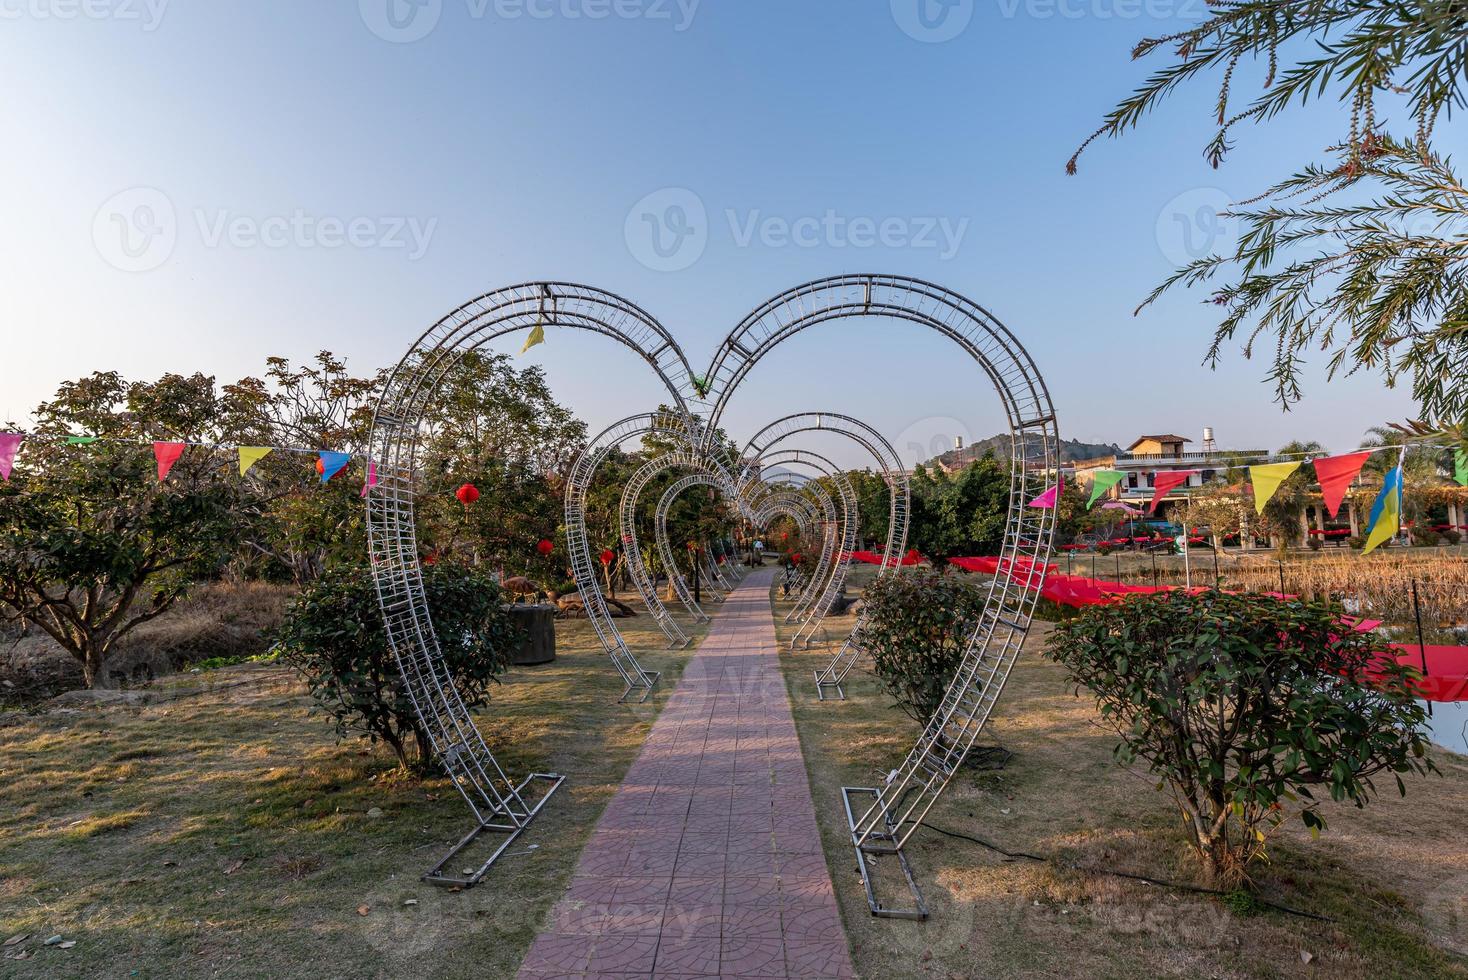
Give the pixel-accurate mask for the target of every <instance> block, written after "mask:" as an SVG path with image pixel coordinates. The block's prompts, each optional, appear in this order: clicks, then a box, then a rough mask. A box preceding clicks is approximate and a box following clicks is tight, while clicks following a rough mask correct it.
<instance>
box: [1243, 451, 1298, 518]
mask: <svg viewBox="0 0 1468 980" xmlns="http://www.w3.org/2000/svg"><path fill="white" fill-rule="evenodd" d="M1303 465H1305V464H1304V463H1299V462H1297V463H1263V464H1261V465H1259V466H1251V467H1249V482H1250V483H1252V484H1254V512H1255V513H1256V514H1262V513H1264V505H1265V504H1267V503H1269V501H1270V500H1271V499H1272V498H1273V497H1274V495H1275V494H1276V493H1278V492H1279V485H1280V484H1281V483H1283V482H1284V481H1285V478H1286V477H1288V476H1289V475H1290V474H1291V473H1293V472H1295V470H1297V469H1299V468H1300V467H1301V466H1303Z"/></svg>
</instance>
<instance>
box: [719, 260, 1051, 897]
mask: <svg viewBox="0 0 1468 980" xmlns="http://www.w3.org/2000/svg"><path fill="white" fill-rule="evenodd" d="M858 318H879V319H886V320H893V321H906V322H910V323H914V324H918V325H920V326H924V327H927V328H929V329H932V330H934V331H936V332H938V333H939V334H941V335H943V336H946V337H948V338H949V339H951V340H953V341H954V342H955V343H957V344H958V345H959V346H960V347H961V348H962V349H963V350H964V351H965V352H966V353H968V354H969V356H971V357H972V358H973V360H974V362H975V363H976V364H977V366H978V367H979V369H980V370H981V371H982V372H983V373H984V375H985V377H986V378H988V380H989V381H990V383H991V384H992V385H993V386H994V390H995V392H996V393H997V395H998V397H999V401H1000V403H1001V404H1002V406H1003V408H1004V413H1005V415H1006V417H1007V419H1008V422H1009V429H1010V437H1011V438H1010V446H1011V453H1010V494H1009V514H1008V518H1007V520H1006V524H1005V534H1004V544H1003V546H1002V548H1001V550H1000V558H1001V560H1003V561H1004V562H1005V563H1006V564H1005V566H1004V567H1015V566H1024V565H1026V564H1027V563H1029V564H1031V565H1033V566H1034V567H1035V568H1036V569H1037V570H1039V571H1040V574H1041V576H1043V571H1044V570H1045V569H1047V568H1048V563H1049V558H1050V555H1051V549H1052V546H1053V540H1054V533H1055V511H1054V509H1053V508H1046V509H1034V510H1031V509H1028V508H1027V507H1026V505H1027V503H1028V502H1029V501H1030V500H1031V499H1033V498H1034V497H1037V496H1039V495H1040V494H1042V493H1044V492H1045V491H1046V490H1047V489H1048V488H1049V486H1050V485H1051V484H1052V483H1053V481H1054V480H1055V479H1056V478H1057V460H1058V456H1057V452H1058V444H1059V432H1058V430H1057V426H1056V418H1055V409H1054V406H1053V404H1052V402H1051V399H1050V394H1049V391H1048V389H1047V388H1046V385H1045V381H1044V379H1043V378H1042V377H1041V375H1040V372H1039V370H1038V369H1037V368H1036V367H1035V364H1034V361H1033V359H1032V358H1031V357H1030V355H1029V352H1028V351H1026V350H1025V348H1024V345H1023V344H1021V343H1020V341H1019V340H1018V338H1016V337H1015V336H1014V334H1012V333H1011V332H1010V331H1009V330H1008V328H1006V327H1005V326H1004V325H1003V324H1001V323H1000V322H999V321H998V320H997V319H996V318H995V317H994V316H993V315H992V314H990V313H989V312H988V311H987V310H985V309H984V308H983V307H981V306H979V305H978V304H976V303H974V302H972V301H971V300H969V299H967V298H965V297H963V296H961V295H959V294H958V293H955V292H953V291H952V290H949V289H945V288H944V287H942V286H938V285H936V284H934V283H930V282H925V281H923V280H920V279H913V278H909V277H905V276H890V275H875V274H868V275H845V276H833V277H830V278H826V279H820V280H815V281H812V282H809V283H806V284H804V285H801V286H797V287H796V288H794V289H791V290H788V291H786V292H784V293H781V294H780V295H778V296H776V297H774V298H772V299H770V300H768V301H767V302H765V303H763V304H761V305H760V306H759V307H757V308H756V309H755V310H754V311H752V312H751V313H750V314H749V315H748V316H747V317H745V319H744V320H743V321H741V322H740V323H739V325H738V326H737V327H735V329H734V331H733V332H732V333H730V335H729V336H728V338H726V340H725V341H724V343H723V345H721V347H720V348H719V350H718V351H717V352H716V353H715V355H714V358H713V361H712V363H711V365H710V367H709V370H708V371H707V372H706V373H705V375H704V377H703V379H701V388H702V395H703V401H704V403H705V404H707V405H708V406H709V411H708V413H707V418H706V420H705V425H706V429H705V430H704V435H703V438H704V440H705V441H706V442H707V441H708V440H709V439H710V438H711V433H713V432H714V431H716V429H717V427H718V425H719V422H720V420H721V418H722V416H723V413H724V410H725V408H726V407H727V404H728V401H729V399H730V397H731V396H732V395H733V393H734V391H735V390H736V388H737V387H738V385H739V383H740V382H741V381H743V379H744V378H745V377H746V376H747V375H748V373H749V371H750V370H751V369H752V368H753V367H754V365H755V364H757V363H758V362H759V361H760V359H761V358H763V357H764V356H765V355H766V354H768V353H769V352H770V351H771V350H773V349H774V348H775V347H776V346H778V345H779V344H780V343H781V342H783V341H784V340H786V339H788V338H790V337H791V336H794V335H795V334H796V333H799V332H800V331H802V330H805V329H807V328H809V327H812V326H815V325H817V324H821V323H826V322H842V321H845V320H849V319H853V320H854V319H858ZM1026 578H1028V577H1027V576H1026ZM1026 585H1038V583H1033V582H1026V583H1025V584H1021V583H1019V582H1016V581H1014V580H1013V579H1012V578H1011V577H1010V576H1007V575H997V576H995V577H994V578H993V579H992V580H991V582H990V587H989V594H988V597H987V600H986V603H985V607H984V611H983V612H982V613H981V614H980V616H979V620H978V622H977V624H976V625H975V627H974V631H973V634H972V635H971V636H970V638H969V642H968V645H967V647H966V649H965V653H964V657H963V660H962V662H961V663H960V665H959V667H958V669H957V671H955V673H954V676H953V679H952V681H951V682H950V684H949V686H948V688H947V690H946V691H945V693H944V696H943V699H942V702H941V703H940V706H939V708H938V710H937V711H935V712H934V713H933V716H932V717H931V719H929V721H928V723H927V725H926V726H925V727H924V729H923V732H922V734H921V735H919V736H918V739H917V742H916V743H915V744H914V746H913V748H912V750H911V751H910V752H909V753H908V755H907V757H906V758H905V759H904V760H903V762H902V764H901V765H900V766H899V767H898V768H897V769H895V770H893V771H892V773H891V774H890V776H889V777H888V779H887V780H886V781H885V782H884V783H883V785H881V786H878V787H874V788H859V787H845V788H844V789H843V795H844V797H845V801H846V809H847V815H848V818H849V819H850V824H851V839H852V843H853V845H854V846H855V848H856V856H857V862H858V865H859V867H860V870H861V873H862V877H863V880H864V881H865V883H866V887H867V901H868V904H869V905H870V906H871V909H872V911H873V913H874V914H877V915H895V916H906V917H915V918H924V917H926V915H927V909H926V906H925V905H924V903H923V900H922V896H921V893H920V892H919V891H918V889H917V885H916V882H915V881H914V880H913V878H912V876H911V873H910V869H909V868H908V866H907V858H906V855H905V853H904V852H903V846H904V845H905V844H906V842H907V841H908V839H909V838H910V837H911V836H912V834H913V833H914V832H915V831H916V830H917V828H918V827H920V826H921V825H922V821H923V818H924V817H925V816H926V815H927V813H928V811H929V810H930V809H931V808H932V806H933V804H934V803H935V802H937V800H938V798H939V797H940V796H941V794H942V792H943V790H944V789H945V788H946V787H947V785H948V783H949V781H950V780H951V779H952V778H953V775H954V773H955V772H956V771H957V769H958V767H959V766H960V765H961V764H962V763H963V760H964V758H965V757H966V756H967V755H968V752H969V750H970V749H971V748H972V747H973V744H974V742H975V740H976V739H977V738H978V735H979V733H980V731H982V730H983V728H984V725H985V724H986V723H987V721H988V719H989V715H990V714H991V712H992V711H993V708H994V705H995V703H996V702H997V701H998V700H999V696H1000V694H1001V693H1002V692H1003V689H1004V684H1005V681H1006V680H1007V679H1008V677H1009V673H1010V671H1011V670H1012V669H1013V667H1014V662H1015V659H1016V658H1017V657H1018V656H1019V651H1020V647H1021V646H1022V645H1023V643H1024V640H1025V637H1026V635H1027V634H1028V632H1029V629H1030V624H1031V621H1032V617H1033V612H1034V605H1035V602H1036V600H1037V598H1038V596H1039V589H1038V588H1033V587H1026ZM854 798H860V799H863V800H865V799H866V798H869V802H858V803H857V804H856V805H855V806H853V799H854ZM882 854H886V855H894V856H896V858H897V860H898V862H899V864H900V866H901V868H902V869H903V871H904V873H905V874H906V876H907V880H908V884H909V886H910V887H911V889H912V891H913V895H914V899H915V903H916V905H915V908H914V909H911V910H895V909H891V908H887V907H885V906H882V905H881V904H880V903H879V902H878V901H877V899H876V895H875V892H874V891H873V888H872V883H871V878H870V876H869V874H868V859H869V858H870V857H874V856H876V855H882Z"/></svg>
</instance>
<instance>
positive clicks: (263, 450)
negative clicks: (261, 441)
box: [240, 446, 270, 476]
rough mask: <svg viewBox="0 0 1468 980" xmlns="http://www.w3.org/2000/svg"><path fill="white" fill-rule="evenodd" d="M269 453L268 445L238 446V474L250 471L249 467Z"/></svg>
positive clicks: (242, 474) (241, 474)
mask: <svg viewBox="0 0 1468 980" xmlns="http://www.w3.org/2000/svg"><path fill="white" fill-rule="evenodd" d="M269 455H270V447H269V446H241V447H240V476H244V475H245V474H246V473H248V472H250V467H252V466H254V465H255V464H256V463H258V462H260V460H262V459H264V458H265V457H266V456H269Z"/></svg>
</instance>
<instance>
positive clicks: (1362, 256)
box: [1067, 0, 1468, 439]
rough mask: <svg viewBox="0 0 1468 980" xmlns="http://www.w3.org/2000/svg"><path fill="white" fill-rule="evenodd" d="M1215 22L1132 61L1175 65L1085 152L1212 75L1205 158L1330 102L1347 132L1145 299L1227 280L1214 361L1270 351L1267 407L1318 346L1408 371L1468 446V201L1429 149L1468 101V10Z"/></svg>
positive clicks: (1295, 390) (1442, 7) (1249, 2)
mask: <svg viewBox="0 0 1468 980" xmlns="http://www.w3.org/2000/svg"><path fill="white" fill-rule="evenodd" d="M1212 13H1213V15H1212V16H1211V17H1209V18H1208V19H1207V20H1206V21H1204V22H1203V23H1201V24H1199V25H1197V26H1196V27H1193V28H1191V29H1189V30H1186V31H1181V32H1179V33H1176V34H1173V35H1170V36H1167V37H1157V38H1147V39H1144V40H1143V41H1142V42H1141V43H1139V44H1138V45H1137V47H1136V49H1135V50H1134V51H1133V57H1134V58H1142V57H1146V56H1148V55H1150V54H1153V53H1155V52H1158V51H1163V50H1167V49H1171V51H1172V59H1171V61H1170V62H1169V63H1168V64H1166V65H1165V66H1164V67H1162V68H1160V69H1159V70H1157V71H1155V72H1154V73H1153V74H1152V75H1151V76H1150V77H1149V78H1147V80H1146V81H1145V82H1144V83H1143V84H1142V85H1141V87H1140V88H1138V89H1137V90H1136V92H1134V93H1133V94H1132V95H1131V96H1129V97H1128V98H1126V99H1124V100H1123V101H1122V102H1120V103H1119V104H1118V105H1117V106H1116V107H1115V108H1114V109H1113V110H1112V111H1111V112H1110V113H1109V114H1107V116H1106V118H1105V121H1104V122H1103V124H1102V126H1101V127H1100V128H1099V129H1098V130H1097V131H1096V132H1095V133H1093V134H1092V136H1091V137H1090V138H1088V139H1087V140H1086V141H1085V144H1082V148H1081V149H1082V150H1084V149H1085V146H1086V145H1087V144H1089V143H1090V142H1091V141H1092V140H1094V139H1096V138H1097V137H1098V136H1102V135H1105V136H1119V135H1121V134H1122V133H1124V132H1125V131H1127V130H1129V129H1131V128H1132V127H1134V126H1137V125H1139V124H1140V122H1141V120H1142V118H1143V117H1144V116H1145V115H1147V114H1148V113H1149V112H1150V111H1151V110H1153V109H1155V108H1157V107H1158V106H1159V105H1160V104H1161V103H1162V102H1163V101H1164V100H1165V99H1166V98H1167V97H1168V96H1169V95H1171V94H1172V93H1173V92H1175V91H1177V90H1178V89H1180V88H1181V87H1182V86H1184V85H1186V84H1187V83H1189V82H1191V81H1192V80H1194V79H1195V78H1198V77H1202V76H1205V75H1209V74H1212V75H1214V76H1215V77H1217V78H1219V79H1220V84H1219V89H1218V97H1217V100H1216V102H1215V106H1214V116H1215V122H1216V124H1217V126H1218V129H1217V131H1216V133H1215V135H1214V136H1213V138H1212V139H1211V140H1210V141H1209V143H1208V144H1207V148H1206V151H1205V152H1206V156H1207V158H1208V160H1209V161H1210V162H1211V163H1212V164H1213V165H1214V166H1215V167H1216V166H1218V165H1219V164H1220V163H1221V162H1222V160H1223V159H1224V157H1225V156H1226V154H1227V152H1228V150H1229V149H1230V148H1231V146H1232V145H1233V144H1232V131H1233V130H1234V128H1235V127H1236V126H1237V125H1238V124H1239V123H1241V122H1244V121H1252V122H1263V121H1266V120H1272V119H1275V118H1276V117H1277V116H1280V115H1281V114H1282V113H1283V112H1284V111H1285V110H1286V109H1287V108H1289V107H1290V106H1291V105H1292V104H1295V103H1300V104H1304V103H1306V102H1308V101H1309V100H1310V99H1312V98H1317V99H1323V98H1325V97H1326V96H1327V95H1330V96H1335V97H1336V98H1338V99H1339V101H1340V104H1341V105H1342V106H1347V107H1349V124H1348V126H1346V127H1344V128H1345V130H1346V131H1345V132H1344V133H1343V134H1342V136H1341V139H1340V141H1339V143H1338V144H1337V145H1336V146H1334V147H1331V148H1330V151H1329V152H1331V153H1332V154H1333V155H1334V159H1333V160H1331V161H1330V162H1327V163H1317V164H1311V165H1308V166H1306V167H1304V168H1302V169H1300V170H1298V171H1297V172H1296V173H1294V174H1293V175H1292V176H1290V177H1288V178H1286V179H1284V180H1281V181H1279V182H1277V183H1276V184H1275V185H1273V186H1272V187H1270V188H1269V189H1268V190H1266V191H1265V192H1264V193H1263V194H1260V195H1259V196H1257V197H1255V198H1253V199H1251V200H1249V201H1245V202H1242V203H1240V204H1238V205H1235V206H1234V207H1233V209H1232V211H1231V214H1232V215H1233V216H1235V217H1237V218H1239V219H1240V221H1241V222H1242V224H1243V229H1244V230H1243V234H1242V235H1241V236H1240V238H1239V241H1238V243H1237V244H1236V245H1235V247H1234V248H1233V250H1232V251H1231V252H1225V253H1220V254H1214V255H1209V256H1206V257H1204V258H1200V259H1198V260H1196V261H1194V262H1192V263H1190V264H1188V265H1187V266H1184V267H1183V268H1181V269H1179V270H1177V271H1176V272H1175V273H1174V274H1173V275H1172V276H1170V277H1169V278H1168V279H1166V280H1165V281H1164V282H1163V283H1162V284H1161V285H1160V286H1159V287H1158V288H1157V290H1155V291H1154V292H1153V293H1152V295H1151V296H1149V297H1148V298H1147V300H1146V301H1145V302H1144V303H1143V306H1145V305H1147V304H1148V303H1151V302H1152V301H1153V300H1155V299H1156V298H1157V297H1158V296H1159V295H1161V294H1162V293H1163V292H1165V291H1167V290H1168V289H1170V288H1172V287H1174V286H1177V285H1184V286H1193V285H1200V284H1204V283H1212V282H1213V281H1214V280H1215V279H1220V278H1221V279H1222V280H1223V281H1222V283H1221V284H1219V285H1214V286H1212V287H1211V288H1212V289H1213V293H1212V296H1211V302H1212V303H1213V304H1214V305H1215V306H1217V307H1218V308H1219V309H1220V311H1221V315H1222V319H1221V320H1220V322H1219V324H1218V326H1217V328H1216V330H1215V334H1214V340H1213V345H1212V347H1211V348H1210V350H1209V360H1210V361H1212V362H1215V363H1216V361H1217V360H1218V358H1219V356H1220V351H1221V349H1222V346H1223V345H1224V344H1225V343H1227V342H1228V341H1229V340H1231V339H1232V338H1234V337H1235V336H1236V335H1240V334H1241V335H1242V336H1243V337H1244V338H1245V341H1244V352H1245V354H1246V356H1248V355H1251V354H1252V353H1253V350H1254V347H1255V344H1256V342H1258V343H1261V344H1267V346H1268V348H1269V349H1270V352H1271V353H1272V355H1273V361H1272V365H1271V368H1270V372H1269V376H1270V379H1271V381H1272V382H1273V384H1274V386H1275V393H1276V397H1277V398H1278V400H1279V401H1280V402H1281V403H1282V404H1284V405H1286V406H1288V405H1289V404H1290V403H1292V402H1294V401H1295V400H1297V399H1298V398H1299V397H1300V394H1301V392H1300V384H1299V374H1300V370H1301V368H1302V365H1303V363H1304V362H1303V356H1302V355H1304V354H1305V353H1307V352H1308V351H1310V350H1312V349H1315V348H1319V349H1322V350H1325V351H1328V352H1329V354H1330V361H1329V364H1330V370H1331V373H1332V375H1334V374H1336V373H1338V372H1339V373H1351V372H1353V371H1356V370H1359V369H1363V368H1364V369H1368V370H1373V371H1378V372H1380V373H1381V375H1382V376H1383V377H1384V379H1385V380H1386V382H1387V383H1388V384H1395V383H1396V381H1397V380H1398V378H1400V377H1402V376H1408V377H1410V378H1411V380H1412V388H1413V394H1414V395H1415V397H1416V398H1417V400H1418V401H1419V402H1420V404H1421V406H1422V412H1423V413H1424V416H1425V417H1426V418H1427V419H1429V420H1435V424H1436V425H1439V426H1441V427H1443V428H1450V429H1455V431H1456V432H1457V433H1458V436H1459V438H1461V439H1468V428H1465V426H1468V370H1465V368H1468V235H1465V234H1464V231H1465V228H1468V220H1465V219H1468V192H1465V190H1464V189H1463V186H1462V184H1461V183H1460V181H1459V180H1458V178H1457V176H1456V175H1455V173H1454V171H1453V168H1452V165H1451V163H1450V162H1449V161H1448V160H1447V159H1446V158H1445V157H1442V156H1440V155H1439V154H1438V153H1436V152H1435V151H1434V150H1433V149H1432V147H1431V145H1430V141H1431V138H1432V134H1433V129H1434V126H1435V125H1436V123H1437V121H1438V117H1439V115H1440V113H1441V112H1442V110H1443V109H1444V108H1447V109H1449V110H1451V108H1452V107H1453V106H1455V105H1456V106H1459V107H1461V106H1462V105H1463V104H1464V103H1463V96H1464V88H1463V86H1464V78H1465V77H1468V75H1465V71H1468V47H1465V45H1464V44H1463V35H1464V29H1465V27H1468V15H1465V13H1464V11H1463V10H1462V9H1461V8H1460V7H1459V6H1456V5H1454V4H1452V3H1445V2H1441V0H1431V2H1427V3H1419V4H1392V3H1387V2H1384V0H1365V2H1346V0H1325V2H1311V3H1302V2H1299V0H1242V2H1238V3H1229V4H1220V5H1217V6H1215V7H1213V8H1212ZM1260 60H1262V61H1263V63H1264V71H1263V73H1262V77H1261V78H1260V81H1261V83H1262V86H1261V89H1260V91H1259V94H1257V95H1256V96H1255V97H1254V98H1252V99H1251V100H1250V101H1249V102H1248V103H1247V104H1246V105H1245V106H1243V107H1242V108H1238V109H1235V108H1234V106H1233V105H1232V96H1233V90H1234V88H1235V82H1236V79H1238V78H1240V77H1242V76H1240V75H1239V74H1238V73H1237V72H1236V69H1238V68H1240V66H1241V65H1242V66H1245V67H1246V70H1247V66H1248V65H1251V64H1256V63H1258V62H1259V61H1260ZM1383 98H1385V99H1388V100H1391V101H1392V102H1393V103H1394V104H1395V105H1398V106H1400V107H1401V108H1403V109H1404V110H1405V112H1404V115H1405V116H1407V117H1408V118H1410V119H1412V120H1413V121H1414V123H1415V128H1414V131H1413V132H1412V133H1411V134H1410V135H1401V134H1398V135H1392V134H1390V133H1388V132H1387V130H1386V126H1385V124H1383V123H1380V122H1378V119H1377V102H1378V100H1379V99H1383ZM1080 152H1081V151H1077V153H1076V156H1075V157H1072V158H1071V160H1070V162H1069V163H1068V164H1067V170H1068V171H1070V172H1072V173H1073V172H1074V171H1075V167H1076V159H1077V158H1078V157H1079V156H1080ZM1373 194H1374V195H1375V196H1372V195H1373ZM1261 202H1262V203H1261Z"/></svg>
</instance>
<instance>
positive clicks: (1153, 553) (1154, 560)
mask: <svg viewBox="0 0 1468 980" xmlns="http://www.w3.org/2000/svg"><path fill="white" fill-rule="evenodd" d="M1147 554H1149V555H1151V556H1152V588H1154V589H1155V588H1157V551H1156V549H1153V550H1151V551H1149V552H1147Z"/></svg>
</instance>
